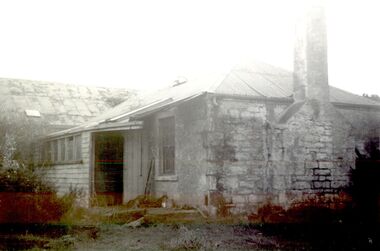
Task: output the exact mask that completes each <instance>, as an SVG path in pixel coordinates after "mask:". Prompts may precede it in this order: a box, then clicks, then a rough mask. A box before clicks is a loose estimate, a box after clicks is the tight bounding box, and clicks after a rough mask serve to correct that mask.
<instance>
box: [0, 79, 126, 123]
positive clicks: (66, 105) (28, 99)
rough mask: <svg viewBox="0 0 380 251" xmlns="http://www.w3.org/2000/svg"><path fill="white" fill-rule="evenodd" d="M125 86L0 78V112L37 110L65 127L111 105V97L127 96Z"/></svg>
mask: <svg viewBox="0 0 380 251" xmlns="http://www.w3.org/2000/svg"><path fill="white" fill-rule="evenodd" d="M132 94H133V92H129V91H127V90H125V89H120V88H119V89H115V88H113V89H112V88H104V87H88V86H78V85H68V84H58V83H51V82H44V81H33V80H21V79H8V78H0V102H1V104H2V109H1V111H2V112H10V113H11V112H17V113H19V114H25V116H27V113H26V112H25V111H26V110H33V111H37V112H39V113H40V115H41V119H43V120H44V121H46V122H47V123H48V124H49V125H50V126H53V127H56V128H60V129H59V130H61V129H62V128H65V127H66V128H68V127H72V126H76V125H79V124H82V123H84V122H85V121H88V120H89V119H91V118H94V117H95V116H98V115H99V114H101V113H102V112H104V111H106V110H107V109H109V108H111V103H110V101H112V99H114V98H115V97H119V96H123V97H124V98H128V97H129V96H131V95H132Z"/></svg>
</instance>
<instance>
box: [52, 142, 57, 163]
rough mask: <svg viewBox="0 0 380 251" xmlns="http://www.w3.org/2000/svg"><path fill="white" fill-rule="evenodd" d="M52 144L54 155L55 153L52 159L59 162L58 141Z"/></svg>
mask: <svg viewBox="0 0 380 251" xmlns="http://www.w3.org/2000/svg"><path fill="white" fill-rule="evenodd" d="M51 143H52V153H53V156H52V159H53V161H54V162H57V161H58V141H57V140H54V141H52V142H51Z"/></svg>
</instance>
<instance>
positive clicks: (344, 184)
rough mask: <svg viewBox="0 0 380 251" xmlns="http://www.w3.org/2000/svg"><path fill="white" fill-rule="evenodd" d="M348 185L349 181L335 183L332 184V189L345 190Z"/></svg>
mask: <svg viewBox="0 0 380 251" xmlns="http://www.w3.org/2000/svg"><path fill="white" fill-rule="evenodd" d="M347 184H348V181H333V182H331V188H335V189H337V188H344V187H346V186H347Z"/></svg>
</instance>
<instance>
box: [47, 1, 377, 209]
mask: <svg viewBox="0 0 380 251" xmlns="http://www.w3.org/2000/svg"><path fill="white" fill-rule="evenodd" d="M325 33H326V31H325V24H324V18H323V9H322V8H311V9H310V10H309V13H308V14H307V15H306V18H305V20H304V22H302V26H299V27H298V33H297V34H298V36H297V42H296V47H295V59H294V72H293V73H292V72H289V71H286V70H283V69H280V68H277V67H274V66H271V65H268V64H265V63H260V62H249V63H244V64H240V65H237V66H235V67H234V68H233V69H231V70H230V71H229V72H227V73H226V74H221V75H218V76H212V75H208V76H207V77H199V78H194V79H188V80H187V81H176V82H175V83H174V84H173V85H172V86H170V87H168V88H166V89H162V90H159V91H157V92H155V93H152V94H147V95H143V96H139V97H136V98H135V99H130V100H128V101H126V102H124V103H122V104H120V105H118V106H117V107H115V108H113V109H111V110H108V111H107V112H105V113H103V114H102V115H100V116H99V117H97V118H95V119H92V120H90V121H89V122H87V123H84V124H82V125H80V126H78V127H74V128H71V129H68V130H64V131H60V132H57V133H53V134H50V135H49V137H48V139H47V146H48V149H49V150H48V153H49V158H50V160H51V162H52V163H53V166H52V167H51V169H49V170H47V173H48V177H49V178H50V179H51V180H54V181H55V184H57V186H58V187H59V188H60V191H61V192H65V191H68V189H70V187H71V188H73V187H76V188H79V189H81V190H82V191H84V192H85V197H84V200H85V201H86V203H89V202H90V199H91V198H95V199H99V200H102V201H105V202H106V203H107V204H118V203H126V202H127V201H128V200H130V199H133V198H134V197H136V196H138V195H141V194H147V193H149V194H153V195H155V196H161V195H167V196H168V197H169V199H173V200H174V201H175V202H176V203H179V204H189V205H194V206H200V207H201V208H204V209H207V210H210V212H215V209H216V208H217V207H218V205H219V203H221V202H222V203H224V204H225V205H227V206H228V207H229V208H230V210H231V211H232V212H234V213H238V212H242V211H245V212H246V211H247V210H253V209H254V208H257V206H258V205H260V204H262V203H265V202H268V201H271V202H272V203H276V204H282V205H286V204H287V203H288V202H289V201H291V200H294V199H297V198H302V196H305V195H309V194H336V193H337V192H338V191H340V189H342V188H343V187H344V186H346V185H347V184H348V182H349V172H350V168H355V150H356V151H359V152H361V153H362V154H365V144H366V142H368V141H369V140H371V138H376V137H377V138H378V137H379V135H378V133H377V132H376V130H377V128H378V125H379V122H380V104H379V103H378V102H375V101H372V100H370V99H367V98H365V97H361V96H358V95H354V94H351V93H349V92H346V91H344V90H341V89H338V88H335V87H332V86H329V85H328V74H327V49H326V34H325ZM75 137H81V139H82V141H81V147H80V148H78V149H76V150H75V151H76V156H77V158H76V159H75V161H66V158H67V157H65V156H67V154H68V155H69V156H71V155H72V154H74V150H73V149H72V148H70V149H68V150H67V149H66V150H65V146H66V147H67V146H70V144H68V145H65V144H63V143H62V142H71V141H72V140H73V139H75Z"/></svg>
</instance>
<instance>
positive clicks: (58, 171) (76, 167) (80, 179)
mask: <svg viewBox="0 0 380 251" xmlns="http://www.w3.org/2000/svg"><path fill="white" fill-rule="evenodd" d="M81 138H82V162H81V163H78V164H62V165H53V166H51V167H46V168H44V169H43V170H42V172H43V173H44V177H45V178H46V179H47V180H48V181H49V182H51V183H52V184H53V185H55V187H56V188H57V190H58V194H59V195H63V194H66V193H68V192H70V189H78V191H81V193H82V196H83V197H82V198H81V201H80V203H81V204H82V205H84V206H88V205H89V200H90V197H89V195H90V182H91V175H90V166H91V163H90V158H91V154H90V149H91V147H90V143H91V133H90V132H83V133H82V134H81Z"/></svg>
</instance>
